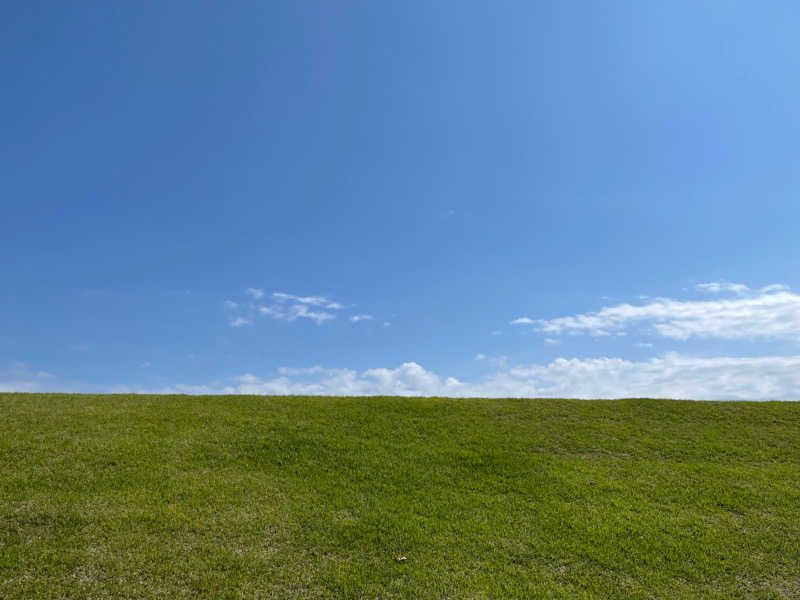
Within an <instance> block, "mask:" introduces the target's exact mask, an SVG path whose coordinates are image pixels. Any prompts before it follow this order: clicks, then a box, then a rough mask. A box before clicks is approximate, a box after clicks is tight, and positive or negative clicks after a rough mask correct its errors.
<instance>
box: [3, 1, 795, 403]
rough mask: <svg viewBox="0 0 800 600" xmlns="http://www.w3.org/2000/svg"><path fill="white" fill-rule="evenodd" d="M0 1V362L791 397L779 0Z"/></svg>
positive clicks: (373, 389)
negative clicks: (517, 0)
mask: <svg viewBox="0 0 800 600" xmlns="http://www.w3.org/2000/svg"><path fill="white" fill-rule="evenodd" d="M0 10H2V18H0V77H1V81H2V89H3V92H2V94H0V119H2V123H1V124H2V127H0V129H1V130H2V136H0V181H2V189H0V194H1V195H0V203H1V205H0V207H1V208H2V212H0V215H2V235H1V236H0V390H23V391H24V390H29V391H36V390H69V391H162V390H163V391H170V390H171V391H185V392H220V391H233V392H245V393H256V392H263V393H289V392H297V393H354V394H360V393H364V394H371V393H401V394H411V393H414V394H417V393H418V394H448V395H473V394H480V395H568V396H580V397H595V396H603V397H608V396H629V395H655V396H669V397H695V398H753V399H761V398H781V399H792V398H800V347H798V340H800V296H798V295H796V294H795V293H794V292H793V291H792V290H793V289H794V288H798V287H800V271H798V267H799V266H800V260H799V257H800V252H799V251H798V249H800V241H798V240H800V236H799V235H798V234H799V233H800V225H799V224H800V198H798V191H800V169H799V168H798V165H800V160H799V159H800V112H798V106H800V76H798V74H799V73H800V36H798V35H797V32H798V31H800V7H799V6H798V4H797V3H796V2H779V1H773V2H766V3H756V2H728V1H725V2H711V1H707V2H695V1H691V2H656V1H652V2H640V1H634V0H630V1H628V2H602V3H600V2H588V1H582V2H569V1H559V2H344V1H341V0H337V1H335V2H284V3H278V2H273V3H264V2H235V3H234V2H219V3H210V2H197V3H191V5H190V4H187V3H185V2H136V3H123V2H105V1H104V2H80V3H53V2H49V3H40V2H27V1H26V2H6V3H4V4H3V5H2V8H0ZM704 284H711V285H704ZM734 284H735V285H734ZM768 286H771V287H768ZM248 290H249V291H248ZM276 293H277V294H278V295H276ZM359 315H361V316H365V315H366V317H365V318H361V319H360V320H354V319H353V317H356V316H359Z"/></svg>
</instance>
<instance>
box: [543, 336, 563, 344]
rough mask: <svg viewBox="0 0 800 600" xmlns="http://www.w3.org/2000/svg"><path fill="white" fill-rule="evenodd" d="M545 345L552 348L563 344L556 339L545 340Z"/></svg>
mask: <svg viewBox="0 0 800 600" xmlns="http://www.w3.org/2000/svg"><path fill="white" fill-rule="evenodd" d="M544 343H545V344H549V345H551V346H556V345H558V344H560V343H561V340H556V339H554V338H544Z"/></svg>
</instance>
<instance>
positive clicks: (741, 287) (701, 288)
mask: <svg viewBox="0 0 800 600" xmlns="http://www.w3.org/2000/svg"><path fill="white" fill-rule="evenodd" d="M694 287H695V289H696V290H697V291H698V292H707V293H709V294H721V293H723V292H732V293H734V294H740V295H741V294H746V293H747V292H749V291H750V288H749V287H748V286H746V285H745V284H743V283H729V282H727V281H712V282H710V283H698V284H697V285H696V286H694Z"/></svg>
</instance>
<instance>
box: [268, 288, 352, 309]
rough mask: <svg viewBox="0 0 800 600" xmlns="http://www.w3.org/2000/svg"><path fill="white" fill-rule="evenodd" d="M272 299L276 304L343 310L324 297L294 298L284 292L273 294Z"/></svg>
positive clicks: (339, 305)
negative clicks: (287, 303) (305, 305)
mask: <svg viewBox="0 0 800 600" xmlns="http://www.w3.org/2000/svg"><path fill="white" fill-rule="evenodd" d="M272 297H273V298H274V299H275V300H276V301H277V302H298V303H300V304H307V305H310V306H324V307H325V308H330V309H331V310H339V309H341V308H344V307H343V306H342V305H341V304H339V303H338V302H331V301H330V300H328V299H327V298H326V297H325V296H295V295H293V294H285V293H284V292H273V293H272Z"/></svg>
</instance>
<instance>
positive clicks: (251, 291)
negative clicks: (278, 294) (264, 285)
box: [244, 288, 264, 300]
mask: <svg viewBox="0 0 800 600" xmlns="http://www.w3.org/2000/svg"><path fill="white" fill-rule="evenodd" d="M244 293H245V295H247V296H250V297H251V298H255V299H256V300H259V299H260V298H263V297H264V290H259V289H258V288H247V289H246V290H245V291H244Z"/></svg>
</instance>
